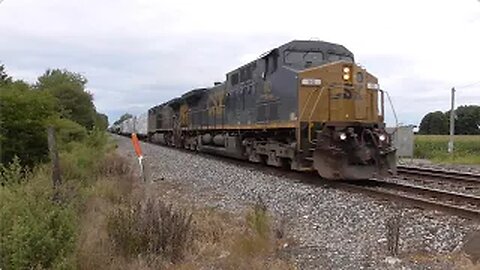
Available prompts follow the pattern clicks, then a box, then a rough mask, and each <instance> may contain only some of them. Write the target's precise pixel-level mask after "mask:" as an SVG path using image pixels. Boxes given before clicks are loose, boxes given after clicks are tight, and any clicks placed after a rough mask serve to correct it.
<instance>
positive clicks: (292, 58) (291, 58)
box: [284, 51, 324, 65]
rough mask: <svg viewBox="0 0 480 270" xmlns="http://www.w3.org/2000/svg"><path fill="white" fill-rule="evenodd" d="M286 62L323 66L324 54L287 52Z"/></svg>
mask: <svg viewBox="0 0 480 270" xmlns="http://www.w3.org/2000/svg"><path fill="white" fill-rule="evenodd" d="M284 58H285V59H284V61H285V63H286V64H302V63H307V62H308V63H310V64H313V65H315V64H321V63H322V62H323V61H324V56H323V53H322V52H299V51H285V55H284Z"/></svg>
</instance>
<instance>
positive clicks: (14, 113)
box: [0, 83, 57, 167]
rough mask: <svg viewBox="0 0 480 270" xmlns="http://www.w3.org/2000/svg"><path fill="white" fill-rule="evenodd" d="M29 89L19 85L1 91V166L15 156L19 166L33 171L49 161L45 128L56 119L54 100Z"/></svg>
mask: <svg viewBox="0 0 480 270" xmlns="http://www.w3.org/2000/svg"><path fill="white" fill-rule="evenodd" d="M25 88H27V89H25ZM28 88H29V86H28V85H26V84H25V85H23V84H20V83H17V84H12V85H10V86H8V87H7V86H4V87H1V88H0V112H1V113H0V145H1V147H0V157H1V160H0V162H1V163H4V164H5V163H9V162H10V161H12V159H13V157H14V156H18V157H19V158H20V161H21V162H22V165H28V166H31V167H33V166H34V165H35V164H36V163H38V162H42V161H45V160H47V158H48V147H47V132H46V127H47V125H48V123H49V121H50V119H52V118H54V117H56V115H57V112H56V111H55V99H54V98H53V97H52V96H51V95H50V94H48V93H46V92H40V91H33V90H31V89H28Z"/></svg>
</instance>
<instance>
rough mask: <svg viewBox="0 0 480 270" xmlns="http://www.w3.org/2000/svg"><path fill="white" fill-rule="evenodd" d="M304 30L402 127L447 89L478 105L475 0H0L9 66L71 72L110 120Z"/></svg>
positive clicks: (438, 102)
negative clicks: (335, 48) (347, 53)
mask: <svg viewBox="0 0 480 270" xmlns="http://www.w3.org/2000/svg"><path fill="white" fill-rule="evenodd" d="M312 38H313V39H320V40H324V41H330V42H335V43H340V44H343V45H344V46H346V47H347V48H348V49H350V50H351V51H352V52H353V53H354V54H355V57H356V61H357V62H359V63H360V64H361V65H363V66H364V67H366V68H367V69H368V70H369V71H370V72H372V73H373V74H375V75H376V76H377V77H378V78H379V81H380V84H381V86H382V88H383V89H385V90H387V91H389V93H390V95H391V97H392V100H393V104H394V107H395V109H396V111H397V114H398V117H399V121H400V122H401V123H404V124H418V123H419V121H420V119H421V117H422V116H423V115H424V114H425V113H427V112H429V111H432V110H442V111H445V110H448V109H449V106H450V105H449V102H450V101H449V95H450V88H451V87H452V86H458V92H457V104H458V105H460V104H477V105H478V104H480V83H477V82H480V67H479V63H480V1H479V0H457V1H454V0H451V1H442V0H436V1H434V0H432V1H428V0H422V1H418V0H417V1H415V0H402V1H385V0H379V1H368V0H367V1H365V0H364V1H359V0H351V1H346V0H345V1H342V0H340V1H338V0H336V1H333V0H332V1H320V0H316V1H303V0H296V1H258V0H257V1H251V0H242V1H206V0H203V1H198V0H189V1H186V0H185V1H182V0H175V1H154V0H115V1H114V0H101V1H99V0H96V1H94V0H78V1H76V0H69V1H65V0H41V1H40V0H4V1H3V2H2V0H0V62H2V63H3V64H5V65H6V67H7V70H8V72H9V73H10V74H11V75H12V76H14V77H15V78H17V79H24V80H27V81H29V82H35V79H36V78H37V77H38V76H39V75H41V74H42V73H43V72H44V71H45V70H46V69H48V68H66V69H68V70H70V71H75V72H79V73H81V74H83V75H85V76H86V77H87V78H88V80H89V83H88V85H87V86H88V89H89V90H90V91H91V92H92V93H93V94H94V98H95V104H96V106H97V109H98V110H99V111H101V112H105V113H107V114H108V115H109V117H110V121H111V122H113V121H114V120H116V119H117V118H118V117H119V115H120V114H122V113H123V112H130V113H134V114H136V113H141V112H144V111H146V110H147V109H148V108H149V107H151V106H153V105H155V104H159V103H161V102H163V101H166V100H168V99H170V98H172V97H175V96H178V95H180V94H181V93H183V92H185V91H187V90H189V89H191V88H195V87H200V86H209V85H212V84H213V82H214V81H223V80H224V79H225V73H227V72H228V71H230V70H231V69H233V68H235V67H238V66H239V65H242V64H245V63H247V62H248V61H251V60H253V59H255V58H256V57H257V56H258V55H259V54H261V53H263V52H265V51H267V50H269V49H271V48H273V47H277V46H279V45H281V44H283V43H286V42H288V41H290V40H292V39H312ZM472 83H477V84H475V85H473V86H467V87H463V88H462V87H461V86H465V85H470V84H472ZM388 121H389V123H393V117H389V118H388Z"/></svg>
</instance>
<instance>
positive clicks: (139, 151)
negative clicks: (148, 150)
mask: <svg viewBox="0 0 480 270" xmlns="http://www.w3.org/2000/svg"><path fill="white" fill-rule="evenodd" d="M132 144H133V149H135V153H137V157H138V158H140V157H142V156H143V154H142V148H140V143H139V142H138V137H137V134H135V133H132Z"/></svg>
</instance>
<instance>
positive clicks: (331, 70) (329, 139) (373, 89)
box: [298, 61, 396, 179]
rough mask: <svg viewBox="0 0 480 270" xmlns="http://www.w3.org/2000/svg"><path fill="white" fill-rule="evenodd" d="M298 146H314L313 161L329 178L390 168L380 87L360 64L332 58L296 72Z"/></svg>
mask: <svg viewBox="0 0 480 270" xmlns="http://www.w3.org/2000/svg"><path fill="white" fill-rule="evenodd" d="M298 89H299V93H298V95H299V99H298V101H299V104H298V108H299V109H300V110H301V112H300V114H299V121H300V126H301V127H304V128H301V129H299V131H298V132H299V134H298V137H299V138H300V140H301V143H300V147H303V148H306V147H310V148H311V147H314V148H315V151H314V155H313V163H314V164H313V166H314V168H315V169H316V170H317V171H318V173H319V174H320V175H321V176H322V177H324V178H328V179H367V178H371V177H374V176H375V175H377V174H379V175H385V174H388V173H395V164H396V160H395V149H394V148H393V147H392V146H391V138H390V135H389V134H388V133H386V131H385V126H384V123H383V120H384V116H383V115H384V108H383V91H382V90H380V88H379V86H378V80H377V78H375V77H374V76H373V75H371V74H370V73H368V72H367V71H366V70H365V69H363V68H362V67H360V66H358V65H356V64H354V63H351V62H349V61H337V62H333V63H329V64H327V65H323V66H320V67H315V68H310V69H306V70H304V71H302V72H300V74H299V86H298Z"/></svg>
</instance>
